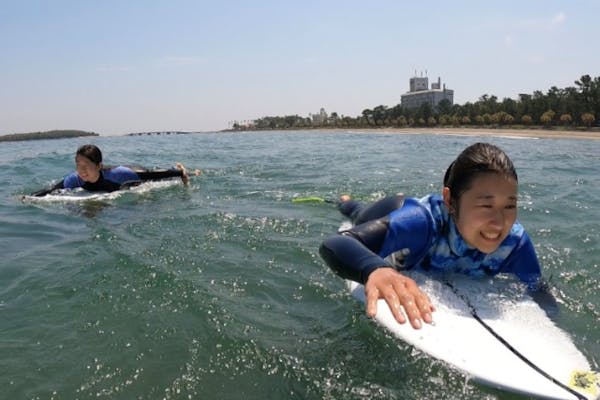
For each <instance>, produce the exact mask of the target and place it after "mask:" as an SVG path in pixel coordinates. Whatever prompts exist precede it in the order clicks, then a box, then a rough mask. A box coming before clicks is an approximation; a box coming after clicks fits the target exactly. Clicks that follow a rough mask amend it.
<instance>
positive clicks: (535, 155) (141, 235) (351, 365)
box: [0, 131, 600, 399]
mask: <svg viewBox="0 0 600 400" xmlns="http://www.w3.org/2000/svg"><path fill="white" fill-rule="evenodd" d="M481 140H485V141H489V142H492V143H495V144H497V145H499V146H501V147H502V148H503V149H504V150H505V151H506V152H507V153H508V154H509V155H510V156H511V158H512V159H513V161H514V163H515V165H516V167H517V170H518V173H519V180H520V200H519V220H520V221H521V222H522V223H523V224H524V225H525V227H526V229H527V230H528V232H529V233H530V235H531V237H532V239H533V241H534V243H535V245H536V250H537V252H538V256H539V258H540V259H541V263H542V265H543V268H544V273H545V275H546V276H547V277H550V276H551V277H552V278H551V282H552V284H553V292H554V294H555V295H556V297H557V298H558V299H559V301H560V307H561V309H560V313H559V315H558V316H557V317H556V320H555V323H556V324H557V325H559V326H560V327H561V328H563V329H564V330H566V331H567V332H569V333H570V335H571V336H572V338H573V340H574V342H575V343H576V344H577V345H578V346H579V347H580V349H581V350H582V352H583V353H584V354H585V355H586V356H587V358H588V359H589V360H590V363H591V364H592V367H593V368H594V369H596V370H599V365H598V364H599V363H600V329H599V326H600V300H599V298H600V296H598V293H597V292H598V288H599V287H600V268H599V263H600V248H599V246H598V243H599V239H600V228H599V222H598V221H599V220H600V207H598V204H597V202H598V199H599V198H600V141H586V140H554V139H510V138H502V137H498V138H491V137H485V138H482V137H466V136H445V135H406V134H383V133H381V134H379V133H378V134H372V133H364V132H360V131H354V132H337V133H331V132H269V133H261V132H255V133H247V134H242V133H203V134H190V135H173V136H143V137H98V138H91V139H89V138H82V139H60V140H47V141H46V140H45V141H32V142H13V143H1V144H0V166H1V168H0V181H1V182H3V185H2V186H1V187H0V254H1V258H0V398H1V399H92V398H94V399H98V398H101V399H425V398H427V399H463V398H470V399H520V398H521V397H519V396H517V395H512V394H507V393H505V392H502V391H499V390H496V389H492V388H489V387H486V386H482V385H479V384H477V383H475V382H472V381H470V380H469V379H467V378H465V377H464V376H463V375H462V374H460V373H458V372H456V371H454V370H452V369H451V368H448V367H447V366H446V365H444V364H443V363H440V362H437V361H435V360H432V359H431V358H429V357H427V356H426V355H424V354H422V353H420V352H418V351H415V350H414V349H412V348H411V347H410V346H407V345H405V344H403V343H401V342H398V341H397V340H395V339H393V338H392V337H390V336H389V335H388V334H386V333H385V332H384V331H383V330H382V329H381V328H379V327H378V326H377V325H375V324H374V323H373V322H372V321H371V320H369V319H368V318H366V317H365V316H364V313H363V309H362V306H361V305H360V304H358V303H357V302H356V301H354V300H353V299H352V298H351V297H350V296H349V295H348V294H347V293H346V290H345V288H344V284H343V282H342V280H341V279H340V278H338V277H337V276H336V275H335V274H334V273H333V272H331V271H330V270H329V268H328V267H327V266H326V265H325V263H324V262H323V261H322V260H321V258H320V257H319V254H318V247H319V244H320V243H321V241H322V240H323V239H324V238H325V237H326V236H328V235H330V234H333V233H334V232H335V231H336V229H337V227H338V226H339V225H340V223H341V222H342V221H343V219H342V217H341V216H340V215H339V213H338V212H337V211H336V210H335V208H334V207H333V206H332V205H331V204H327V203H292V199H293V198H295V197H298V196H321V197H326V198H335V197H337V196H339V195H340V194H343V193H351V194H352V195H353V196H354V197H355V198H358V199H362V200H364V201H371V200H375V199H378V198H380V197H382V196H385V195H388V194H393V193H396V192H404V193H406V194H407V195H411V196H422V195H425V194H427V193H430V192H436V191H439V190H441V180H442V177H443V173H444V171H445V169H446V167H447V166H448V164H449V163H450V162H451V161H452V160H453V159H454V158H455V157H456V155H457V154H458V153H459V152H460V151H461V150H462V149H463V148H464V147H465V146H467V145H469V144H471V143H473V142H475V141H481ZM87 142H92V143H95V144H97V145H98V146H100V147H101V149H102V150H103V152H104V156H105V162H106V163H108V164H139V165H144V166H147V167H169V166H172V165H173V164H174V163H175V162H176V161H180V162H183V163H184V164H185V165H186V166H188V167H192V168H200V169H202V170H203V171H204V175H202V176H201V177H195V178H193V179H192V182H191V185H190V186H189V187H184V186H183V185H181V184H180V183H172V184H167V185H157V186H156V187H150V188H149V189H148V190H141V191H135V190H134V191H131V192H124V193H122V194H120V195H118V196H111V197H106V198H101V199H96V200H91V201H80V202H59V201H52V202H44V201H41V202H31V201H26V202H22V201H21V200H20V197H21V195H23V194H27V193H30V192H32V191H34V190H36V189H38V188H41V187H44V186H47V185H49V184H51V183H52V182H53V181H55V180H57V179H59V178H61V177H62V176H63V175H65V174H66V173H68V172H70V171H72V170H73V169H74V152H75V150H76V148H77V147H78V146H79V145H81V144H84V143H87Z"/></svg>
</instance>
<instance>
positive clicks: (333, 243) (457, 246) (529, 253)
mask: <svg viewBox="0 0 600 400" xmlns="http://www.w3.org/2000/svg"><path fill="white" fill-rule="evenodd" d="M356 204H357V205H358V204H359V203H356ZM320 252H321V255H322V256H323V258H324V259H325V260H326V261H327V263H328V264H329V266H330V267H331V268H332V269H333V270H334V271H336V273H338V274H339V275H341V276H342V277H344V278H346V279H351V280H355V281H357V282H360V283H365V282H366V280H367V278H368V276H369V274H370V273H371V272H372V271H373V270H375V269H376V268H379V267H382V266H390V267H396V268H397V267H399V266H402V268H412V267H416V268H421V269H425V270H428V269H432V270H443V271H453V272H461V273H465V274H468V275H472V276H482V275H495V274H497V273H513V274H515V275H516V276H518V277H519V278H520V279H521V280H522V281H523V282H525V283H527V284H528V286H529V288H530V289H535V288H536V285H537V284H538V281H539V279H540V277H541V270H540V265H539V262H538V259H537V256H536V254H535V250H534V247H533V243H532V242H531V240H530V238H529V236H528V235H527V233H526V232H525V230H524V229H523V226H521V224H519V223H518V222H515V224H514V225H513V227H512V229H511V231H510V233H509V235H508V237H507V238H506V239H505V240H504V241H503V242H502V243H501V245H500V246H499V247H498V249H496V250H495V251H494V252H492V253H489V254H486V253H483V252H481V251H479V250H477V249H476V248H473V247H470V246H469V245H468V244H467V243H466V242H465V241H464V239H463V238H462V237H461V235H460V233H459V232H458V230H457V228H456V225H455V223H454V220H453V218H452V217H451V216H450V215H449V214H448V210H447V208H446V206H445V205H444V202H443V199H442V197H441V196H440V195H429V196H426V197H423V198H422V199H413V198H408V199H405V200H404V202H403V205H402V206H401V207H400V208H397V209H395V210H393V211H392V212H391V213H389V214H388V215H387V216H384V217H382V218H379V219H375V220H371V221H367V222H364V223H362V224H360V225H356V226H355V227H353V228H352V229H350V230H348V231H344V232H341V234H340V235H336V236H333V237H331V238H328V239H326V240H325V241H324V242H323V244H322V245H321V249H320Z"/></svg>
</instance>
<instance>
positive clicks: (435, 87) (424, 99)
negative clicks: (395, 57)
mask: <svg viewBox="0 0 600 400" xmlns="http://www.w3.org/2000/svg"><path fill="white" fill-rule="evenodd" d="M444 99H446V100H449V101H450V104H454V90H451V89H446V85H445V84H444V86H443V87H442V82H441V79H440V78H438V80H437V82H436V83H432V84H431V89H429V78H427V77H426V76H425V77H423V76H420V77H418V76H415V77H412V78H410V91H409V92H406V93H404V94H403V95H402V96H400V105H401V106H402V107H404V108H407V109H412V108H419V107H420V106H421V104H423V103H429V104H430V105H431V107H432V108H433V109H435V108H436V107H437V105H438V104H439V102H440V101H442V100H444Z"/></svg>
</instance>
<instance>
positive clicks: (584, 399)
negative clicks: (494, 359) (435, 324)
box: [444, 281, 587, 400]
mask: <svg viewBox="0 0 600 400" xmlns="http://www.w3.org/2000/svg"><path fill="white" fill-rule="evenodd" d="M444 283H445V284H446V285H448V287H450V289H452V291H453V292H454V294H456V295H457V296H458V297H460V298H461V299H462V300H463V301H464V302H465V303H466V305H467V307H469V312H470V313H471V315H472V316H473V318H475V320H476V321H477V322H479V323H480V324H481V325H482V326H483V327H484V328H485V329H486V330H487V331H488V332H490V333H491V334H492V336H494V337H495V338H496V339H498V341H499V342H500V343H502V344H503V345H504V346H505V347H506V348H507V349H509V350H510V351H511V352H512V353H513V354H514V355H516V356H517V357H519V358H520V359H521V360H522V361H523V362H525V364H527V365H529V366H530V367H531V368H533V369H534V370H535V371H537V372H538V373H539V374H540V375H542V376H543V377H544V378H546V379H548V380H549V381H551V382H552V383H554V384H555V385H557V386H559V387H560V388H562V389H564V390H566V391H567V392H569V393H571V394H572V395H574V396H575V397H577V398H578V399H579V400H587V397H586V396H584V395H583V394H581V393H579V392H578V391H576V390H574V389H572V388H570V387H568V386H567V385H565V384H564V383H562V382H560V381H559V380H557V379H555V378H554V377H552V376H551V375H550V374H548V373H547V372H546V371H544V370H543V369H541V368H540V367H538V366H537V365H536V364H534V363H533V361H531V360H530V359H528V358H527V357H526V356H525V355H523V354H521V352H519V350H517V349H515V348H514V347H513V345H511V344H510V343H509V342H508V341H507V340H506V339H504V338H503V337H502V336H500V334H499V333H498V332H496V331H495V330H494V329H493V328H492V327H491V326H489V325H488V324H486V323H485V321H484V320H482V319H481V318H480V317H479V315H478V314H477V310H476V309H475V307H474V306H473V304H471V301H470V300H469V299H468V298H467V297H466V296H464V295H462V294H461V293H459V292H458V290H457V289H456V288H455V287H454V286H453V285H452V284H451V283H450V282H448V281H445V282H444Z"/></svg>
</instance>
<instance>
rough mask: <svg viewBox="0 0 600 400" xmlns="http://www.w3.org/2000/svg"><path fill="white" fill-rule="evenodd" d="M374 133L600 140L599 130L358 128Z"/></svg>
mask: <svg viewBox="0 0 600 400" xmlns="http://www.w3.org/2000/svg"><path fill="white" fill-rule="evenodd" d="M356 130H358V131H363V130H364V131H368V132H373V133H403V134H415V135H417V134H428V135H459V136H490V137H523V138H540V139H542V138H543V139H587V140H600V132H598V131H565V130H560V131H559V130H549V129H509V128H499V129H489V128H488V129H486V128H481V129H478V128H379V129H356Z"/></svg>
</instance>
